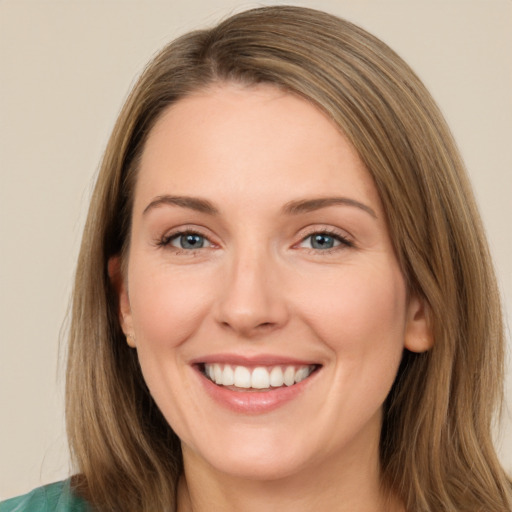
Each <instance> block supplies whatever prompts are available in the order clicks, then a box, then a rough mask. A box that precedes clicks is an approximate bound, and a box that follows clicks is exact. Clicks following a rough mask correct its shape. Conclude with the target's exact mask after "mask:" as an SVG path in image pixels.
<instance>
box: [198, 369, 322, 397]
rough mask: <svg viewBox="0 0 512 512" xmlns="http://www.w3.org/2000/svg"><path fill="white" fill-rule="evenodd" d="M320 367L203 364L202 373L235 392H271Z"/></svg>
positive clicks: (299, 380) (215, 382)
mask: <svg viewBox="0 0 512 512" xmlns="http://www.w3.org/2000/svg"><path fill="white" fill-rule="evenodd" d="M319 368H320V365H317V364H310V365H275V366H255V367H247V366H240V365H230V364H219V363H211V364H210V363H203V364H201V365H199V369H200V371H201V373H202V374H203V375H204V376H205V377H206V378H207V379H208V380H210V381H211V382H213V383H214V384H216V385H217V386H224V387H228V388H229V389H232V390H233V391H251V390H260V391H261V390H263V391H264V390H270V389H277V388H282V387H290V386H294V385H295V384H298V383H299V382H302V381H303V380H305V379H307V378H308V377H310V376H311V374H312V373H314V372H315V371H317V370H318V369H319Z"/></svg>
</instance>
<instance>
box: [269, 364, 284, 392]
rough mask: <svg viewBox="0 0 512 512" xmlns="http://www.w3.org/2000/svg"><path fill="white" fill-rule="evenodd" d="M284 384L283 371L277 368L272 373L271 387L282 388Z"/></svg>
mask: <svg viewBox="0 0 512 512" xmlns="http://www.w3.org/2000/svg"><path fill="white" fill-rule="evenodd" d="M283 384H284V376H283V369H282V368H281V367H280V366H275V367H274V368H272V371H271V372H270V385H271V386H272V387H274V388H280V387H281V386H282V385H283Z"/></svg>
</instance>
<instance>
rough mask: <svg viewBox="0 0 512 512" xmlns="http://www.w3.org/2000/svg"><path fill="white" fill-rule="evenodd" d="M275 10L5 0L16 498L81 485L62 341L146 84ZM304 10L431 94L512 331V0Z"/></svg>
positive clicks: (511, 426)
mask: <svg viewBox="0 0 512 512" xmlns="http://www.w3.org/2000/svg"><path fill="white" fill-rule="evenodd" d="M271 3H275V2H270V1H263V2H243V1H235V0H232V1H229V0H186V1H181V0H180V1H172V0H169V1H166V2H163V1H159V2H157V1H141V0H139V1H136V0H125V1H120V0H118V1H113V0H104V1H92V0H89V1H88V0H81V1H78V0H66V1H59V2H58V1H44V0H40V1H26V0H10V1H9V0H0V180H1V182H0V251H1V252H0V258H1V261H0V290H1V291H0V326H1V328H0V414H1V417H0V498H2V497H3V498H5V497H8V496H12V495H15V494H18V493H21V492H25V491H28V490H29V489H30V488H32V487H34V486H37V485H40V484H42V483H46V482H50V481H53V480H57V479H60V478H63V477H66V476H67V475H68V473H69V463H68V458H67V453H66V441H65V433H64V427H63V406H62V403H63V370H62V366H61V369H60V370H58V366H57V361H58V355H59V337H61V338H63V339H65V324H64V327H62V326H63V321H64V317H65V313H66V308H67V304H68V298H69V293H70V284H71V280H72V276H73V268H74V261H75V258H76V254H77V249H78V244H79V240H80V236H81V229H82V224H83V220H84V215H85V211H86V207H87V202H88V197H89V194H90V190H91V185H92V182H93V178H94V174H95V171H96V168H97V165H98V162H99V160H100V157H101V154H102V151H103V149H104V146H105V143H106V141H107V137H108V135H109V131H110V129H111V128H112V125H113V123H114V119H115V117H116V114H117V112H118V111H119V108H120V107H121V104H122V101H123V99H124V98H125V97H126V94H127V92H128V90H129V88H130V86H131V85H132V84H133V82H134V79H135V77H136V75H137V74H138V73H139V72H140V71H141V69H142V67H143V65H144V64H145V63H146V62H147V60H148V59H149V57H150V56H151V55H152V54H153V53H154V52H155V51H156V50H157V49H159V48H160V47H161V46H163V44H164V43H166V42H167V41H169V40H170V39H172V38H173V37H175V36H176V35H178V34H181V33H183V32H185V31H188V30H190V29H193V28H199V27H203V26H205V25H208V24H212V23H214V22H216V21H217V20H219V19H220V18H221V17H223V16H225V15H227V14H229V13H231V12H233V11H238V10H241V9H242V8H244V7H255V6H258V5H265V4H271ZM289 3H295V4H298V5H308V6H311V7H317V8H321V9H324V10H327V11H330V12H332V13H335V14H338V15H340V16H343V17H346V18H348V19H350V20H352V21H354V22H356V23H358V24H360V25H362V26H363V27H364V28H366V29H368V30H370V31H371V32H373V33H375V34H376V35H377V36H379V37H381V38H382V39H383V40H384V41H386V42H387V43H388V44H390V45H391V46H392V47H393V48H394V49H395V50H397V51H398V53H400V54H401V55H402V56H403V57H404V58H405V59H406V60H407V61H408V62H409V63H410V64H411V65H412V66H413V68H414V69H415V70H416V71H417V72H418V74H419V75H420V77H422V78H423V80H424V81H425V82H426V84H427V86H428V87H429V88H430V89H431V92H432V93H433V95H434V97H435V98H436V99H437V101H438V102H439V104H440V106H441V108H442V110H443V111H444V113H445V115H446V117H447V118H448V122H449V123H450V125H451V127H452V129H453V131H454V134H455V138H456V139H457V141H458V143H459V145H460V148H461V150H462V153H463V155H464V157H465V160H466V163H467V165H468V168H469V172H470V174H471V178H472V181H473V184H474V187H475V190H476V194H477V197H478V201H479V203H480V206H481V210H482V214H483V217H484V222H485V224H486V226H487V229H488V234H489V239H490V243H491V247H492V251H493V254H494V256H495V261H496V265H497V270H498V274H499V278H500V283H501V287H502V291H503V296H504V301H505V308H506V314H507V318H508V323H509V324H510V320H511V318H512V230H511V228H510V224H511V217H512V204H511V202H512V200H511V197H510V196H511V194H512V156H511V155H512V152H511V145H512V137H511V136H512V92H511V91H512V58H511V51H512V50H511V49H512V1H511V0H443V1H434V0H403V1H391V0H389V1H388V0H373V1H371V0H357V1H356V0H338V1H334V0H332V1H327V0H326V1H321V0H317V1H313V0H311V1H302V2H300V1H298V2H289ZM509 339H510V335H509ZM61 356H62V354H61ZM61 359H62V357H61ZM509 374H510V371H509ZM507 388H508V391H507V397H508V401H507V404H508V409H507V410H506V411H505V419H504V422H503V427H502V434H501V436H500V437H499V441H498V446H499V449H500V456H501V459H502V461H503V463H504V465H505V466H506V468H507V469H508V470H509V471H512V416H511V412H510V410H511V409H512V378H510V377H509V379H508V384H507Z"/></svg>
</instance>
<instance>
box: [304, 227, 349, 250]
mask: <svg viewBox="0 0 512 512" xmlns="http://www.w3.org/2000/svg"><path fill="white" fill-rule="evenodd" d="M314 235H324V236H328V237H331V238H334V240H336V241H337V242H339V245H336V246H334V247H331V248H329V249H315V248H314V247H310V248H306V250H308V251H311V252H314V253H315V254H318V253H322V254H326V253H327V254H331V253H333V252H337V251H340V250H343V249H348V248H353V247H355V244H354V242H352V241H351V240H349V239H348V238H347V237H346V236H343V235H342V234H340V233H339V232H338V231H336V230H334V229H312V230H311V232H309V233H308V234H306V235H305V236H304V237H302V239H301V241H300V242H299V243H298V244H296V246H297V245H298V246H300V244H302V243H304V242H305V241H306V240H307V239H308V238H311V237H313V236H314Z"/></svg>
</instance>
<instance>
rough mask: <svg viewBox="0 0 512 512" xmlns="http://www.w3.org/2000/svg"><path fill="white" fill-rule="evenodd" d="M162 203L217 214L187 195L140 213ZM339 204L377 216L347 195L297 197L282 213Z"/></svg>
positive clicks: (162, 198) (164, 199)
mask: <svg viewBox="0 0 512 512" xmlns="http://www.w3.org/2000/svg"><path fill="white" fill-rule="evenodd" d="M162 205H170V206H180V207H181V208H189V209H190V210H195V211H198V212H200V213H206V214H208V215H217V214H218V213H219V210H218V209H217V208H215V206H213V204H212V203H211V202H210V201H208V200H207V199H200V198H198V197H189V196H170V195H163V196H158V197H156V198H155V199H153V201H151V202H150V203H149V204H148V205H147V206H146V208H145V209H144V211H143V212H142V214H143V215H146V214H147V213H148V212H149V211H150V210H152V209H154V208H158V207H159V206H162ZM339 205H342V206H352V207H356V208H359V209H360V210H363V211H365V212H366V213H368V214H370V215H371V216H372V217H373V218H375V219H376V218H377V214H376V213H375V211H374V210H373V209H372V208H370V207H369V206H367V205H365V204H364V203H361V202H359V201H356V200H355V199H350V198H348V197H320V198H314V199H298V200H294V201H290V202H288V203H286V204H285V205H284V207H283V213H285V214H287V215H298V214H301V213H309V212H314V211H316V210H321V209H322V208H328V207H329V206H339Z"/></svg>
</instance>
